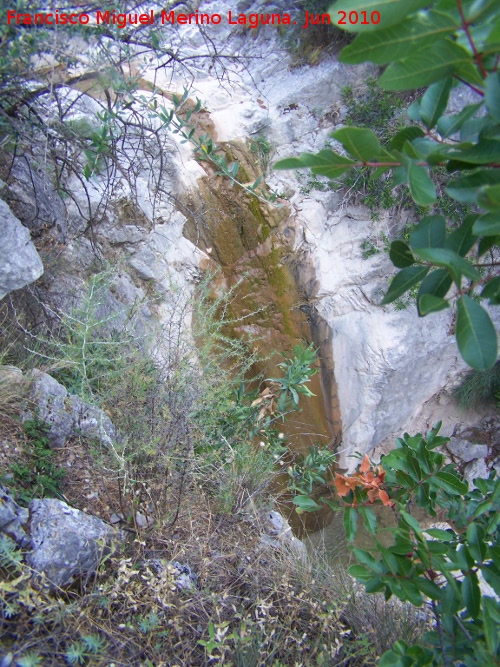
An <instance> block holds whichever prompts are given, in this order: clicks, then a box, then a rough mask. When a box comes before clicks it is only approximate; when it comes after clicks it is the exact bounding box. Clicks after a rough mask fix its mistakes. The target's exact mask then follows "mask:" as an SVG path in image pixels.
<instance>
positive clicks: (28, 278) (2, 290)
mask: <svg viewBox="0 0 500 667" xmlns="http://www.w3.org/2000/svg"><path fill="white" fill-rule="evenodd" d="M0 238H1V239H2V242H1V243H0V299H3V297H4V296H5V295H6V294H8V293H9V292H12V291H13V290H16V289H19V288H21V287H24V286H25V285H28V284H29V283H32V282H34V281H35V280H36V279H37V278H39V277H40V276H41V275H42V273H43V264H42V260H41V259H40V256H39V254H38V252H37V251H36V248H35V246H34V245H33V243H32V241H31V237H30V233H29V231H28V230H27V229H26V227H23V225H22V224H21V223H20V221H19V220H18V219H17V218H16V216H15V215H14V214H13V213H12V211H11V210H10V208H9V207H8V206H7V204H6V203H5V202H4V201H2V200H1V199H0Z"/></svg>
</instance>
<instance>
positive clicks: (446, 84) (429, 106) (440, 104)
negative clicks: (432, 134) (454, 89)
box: [420, 77, 453, 130]
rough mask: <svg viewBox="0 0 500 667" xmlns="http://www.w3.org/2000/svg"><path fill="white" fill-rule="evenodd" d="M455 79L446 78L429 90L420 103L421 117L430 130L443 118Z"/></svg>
mask: <svg viewBox="0 0 500 667" xmlns="http://www.w3.org/2000/svg"><path fill="white" fill-rule="evenodd" d="M452 83H453V79H452V78H451V77H446V78H445V79H442V80H441V81H436V83H433V84H432V85H431V86H429V87H428V88H427V90H426V91H425V94H424V96H423V97H422V100H421V102H420V117H421V118H422V120H423V121H424V124H425V126H426V127H427V129H428V130H431V129H432V128H433V127H434V126H435V125H436V123H437V122H438V120H439V119H440V118H441V116H442V114H443V112H444V110H445V109H446V106H447V104H448V98H449V96H450V91H451V85H452Z"/></svg>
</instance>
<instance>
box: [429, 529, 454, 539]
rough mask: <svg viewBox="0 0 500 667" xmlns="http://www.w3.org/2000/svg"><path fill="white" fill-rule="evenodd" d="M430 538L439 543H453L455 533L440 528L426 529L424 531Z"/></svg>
mask: <svg viewBox="0 0 500 667" xmlns="http://www.w3.org/2000/svg"><path fill="white" fill-rule="evenodd" d="M425 532H426V533H427V534H428V535H430V536H431V537H434V538H436V540H440V541H441V542H453V540H455V538H456V533H455V532H454V531H452V530H451V529H450V530H442V529H441V528H428V529H426V531H425Z"/></svg>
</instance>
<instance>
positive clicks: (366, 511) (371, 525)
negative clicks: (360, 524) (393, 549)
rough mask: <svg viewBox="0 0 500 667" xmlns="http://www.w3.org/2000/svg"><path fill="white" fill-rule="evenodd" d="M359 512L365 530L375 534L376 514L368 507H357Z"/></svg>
mask: <svg viewBox="0 0 500 667" xmlns="http://www.w3.org/2000/svg"><path fill="white" fill-rule="evenodd" d="M358 512H359V514H360V515H361V516H362V517H363V520H364V522H365V527H366V530H367V531H368V532H369V533H371V534H372V535H376V534H377V516H376V514H375V513H374V512H373V510H371V509H370V508H369V507H359V508H358Z"/></svg>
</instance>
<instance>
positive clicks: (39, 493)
mask: <svg viewBox="0 0 500 667" xmlns="http://www.w3.org/2000/svg"><path fill="white" fill-rule="evenodd" d="M49 428H50V427H49V425H48V424H46V423H45V422H43V421H40V420H39V419H37V418H35V419H30V420H28V421H26V422H24V424H23V429H24V433H25V437H26V439H25V444H24V456H23V459H22V462H16V463H12V464H11V467H10V469H11V472H12V473H13V475H14V479H13V481H14V484H15V486H16V487H18V493H17V496H18V500H22V501H24V502H29V501H30V500H31V499H32V498H47V497H48V498H62V491H61V484H62V480H63V479H64V476H65V471H64V468H61V467H60V466H58V465H57V452H55V451H54V450H52V449H51V448H50V447H49V440H48V438H47V433H48V431H49ZM4 481H7V482H10V481H11V480H9V479H7V478H6V479H5V480H4Z"/></svg>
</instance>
